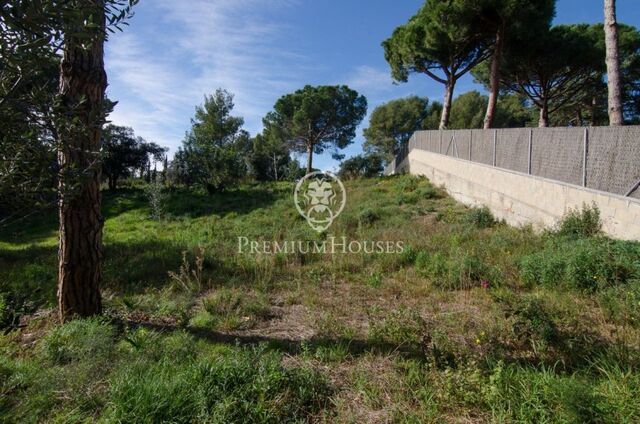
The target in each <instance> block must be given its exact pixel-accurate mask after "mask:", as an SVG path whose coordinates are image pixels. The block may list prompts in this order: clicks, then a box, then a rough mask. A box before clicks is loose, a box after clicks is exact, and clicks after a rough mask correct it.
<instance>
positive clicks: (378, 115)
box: [364, 96, 430, 161]
mask: <svg viewBox="0 0 640 424" xmlns="http://www.w3.org/2000/svg"><path fill="white" fill-rule="evenodd" d="M429 112H430V109H429V99H427V98H426V97H418V96H411V97H405V98H402V99H397V100H391V101H390V102H387V103H384V104H382V105H380V106H378V107H376V108H375V109H374V110H373V112H372V113H371V117H370V118H369V127H368V128H365V130H364V138H365V143H364V149H365V150H366V151H368V152H371V153H374V152H375V153H379V154H381V155H382V156H383V157H384V158H385V160H386V161H389V160H391V159H393V157H394V156H395V155H396V154H397V153H398V152H399V151H400V148H401V147H402V146H404V145H406V144H407V143H408V142H409V139H410V138H411V136H412V135H413V133H414V132H415V131H417V130H420V129H421V128H422V123H423V121H424V120H425V118H427V116H428V115H429Z"/></svg>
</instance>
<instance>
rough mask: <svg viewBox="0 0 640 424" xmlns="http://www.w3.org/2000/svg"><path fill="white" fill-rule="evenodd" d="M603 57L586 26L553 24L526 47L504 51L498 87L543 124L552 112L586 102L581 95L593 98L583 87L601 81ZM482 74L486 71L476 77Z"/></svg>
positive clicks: (516, 47)
mask: <svg viewBox="0 0 640 424" xmlns="http://www.w3.org/2000/svg"><path fill="white" fill-rule="evenodd" d="M603 58H604V51H603V50H602V48H601V46H600V45H598V42H597V41H596V40H594V36H593V33H592V31H591V29H590V26H589V25H587V24H580V25H557V26H554V27H553V28H551V29H550V30H549V31H546V32H541V33H539V34H538V35H537V36H535V37H534V38H532V39H531V40H530V43H529V47H528V48H522V46H521V45H519V44H517V43H516V44H514V45H513V46H510V47H507V48H506V50H505V55H504V59H503V66H502V69H501V72H502V84H503V86H504V87H505V88H506V89H507V90H508V91H511V92H514V93H518V94H520V95H523V96H526V97H527V98H529V100H531V102H533V104H534V105H535V106H536V107H537V108H538V109H539V110H540V124H541V125H547V124H548V121H549V114H551V113H552V112H554V111H556V110H558V109H560V108H562V107H566V106H567V105H570V104H576V103H579V102H581V101H586V98H585V99H581V96H582V95H583V94H586V95H587V96H588V97H589V101H591V100H592V99H593V94H592V93H588V91H587V92H585V88H586V87H588V86H591V85H592V84H594V83H597V82H598V81H601V80H602V72H603V68H604V61H603ZM482 75H484V77H485V78H486V77H487V76H488V72H487V71H486V70H485V71H481V72H479V73H478V74H476V77H477V78H478V77H481V76H482ZM485 83H486V80H485Z"/></svg>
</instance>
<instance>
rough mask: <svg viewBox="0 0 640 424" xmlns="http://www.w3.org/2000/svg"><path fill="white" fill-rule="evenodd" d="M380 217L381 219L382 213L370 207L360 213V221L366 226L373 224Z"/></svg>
mask: <svg viewBox="0 0 640 424" xmlns="http://www.w3.org/2000/svg"><path fill="white" fill-rule="evenodd" d="M379 219H380V213H379V212H378V211H377V210H374V209H370V208H367V209H364V210H363V211H362V212H360V214H359V215H358V221H359V222H360V225H364V226H366V225H371V224H373V223H374V222H376V221H377V220H379Z"/></svg>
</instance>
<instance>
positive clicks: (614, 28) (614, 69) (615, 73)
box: [604, 0, 624, 125]
mask: <svg viewBox="0 0 640 424" xmlns="http://www.w3.org/2000/svg"><path fill="white" fill-rule="evenodd" d="M604 34H605V44H606V48H607V87H608V90H609V125H622V124H623V123H624V121H623V117H622V86H621V81H620V57H619V55H618V24H617V23H616V2H615V0H605V1H604Z"/></svg>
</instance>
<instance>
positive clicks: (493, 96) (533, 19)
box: [474, 0, 556, 129]
mask: <svg viewBox="0 0 640 424" xmlns="http://www.w3.org/2000/svg"><path fill="white" fill-rule="evenodd" d="M555 3H556V2H555V0H538V1H531V0H479V1H478V2H476V4H475V5H474V7H475V8H476V9H477V14H478V16H480V18H481V20H482V22H483V25H482V26H483V29H484V30H485V31H487V32H488V35H489V43H490V45H491V62H490V64H489V65H488V69H489V84H488V85H489V99H488V102H487V111H486V114H485V117H484V120H483V128H485V129H487V128H491V127H492V125H493V120H494V117H495V114H496V105H497V101H498V94H499V90H500V71H501V62H502V54H503V52H504V49H505V45H511V46H513V47H511V48H514V47H515V48H518V49H527V48H528V46H529V45H530V44H531V43H532V41H533V40H534V39H535V38H537V37H538V35H539V34H541V33H545V32H547V31H548V30H549V27H550V26H551V20H552V19H553V16H554V14H555Z"/></svg>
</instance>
